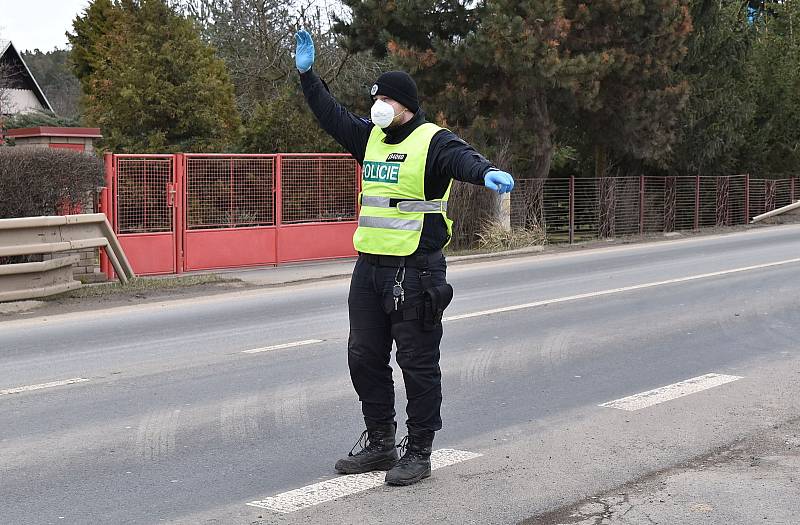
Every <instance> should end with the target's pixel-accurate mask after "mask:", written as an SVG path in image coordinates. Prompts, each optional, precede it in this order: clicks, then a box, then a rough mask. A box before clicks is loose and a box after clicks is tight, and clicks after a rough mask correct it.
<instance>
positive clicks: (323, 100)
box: [295, 29, 373, 164]
mask: <svg viewBox="0 0 800 525" xmlns="http://www.w3.org/2000/svg"><path fill="white" fill-rule="evenodd" d="M295 39H296V41H297V49H296V53H295V65H296V66H297V70H298V71H299V72H300V84H301V86H302V87H303V95H304V96H305V99H306V102H307V103H308V106H309V107H310V108H311V111H312V112H313V113H314V116H316V117H317V121H318V122H319V124H320V126H321V127H322V129H323V130H325V132H326V133H328V135H330V136H331V137H333V139H334V140H335V141H336V142H338V143H339V144H341V146H342V147H343V148H344V149H345V150H347V152H348V153H350V154H351V155H352V156H353V157H355V159H356V161H358V163H359V164H360V163H361V162H363V160H364V154H365V153H366V150H367V141H368V140H369V134H370V131H371V130H372V126H373V124H372V122H370V121H369V120H367V119H364V118H361V117H359V116H357V115H355V114H353V113H351V112H350V111H348V110H347V109H346V108H345V107H344V106H342V105H341V104H340V103H339V102H338V101H337V100H336V99H335V98H334V97H333V95H331V94H330V91H328V86H327V85H325V82H324V81H323V80H322V79H321V78H320V77H319V75H317V74H316V73H315V72H314V70H313V68H312V66H313V65H314V58H315V51H314V42H313V40H312V39H311V35H309V34H308V32H307V31H305V30H304V29H301V30H300V31H298V32H297V34H296V35H295Z"/></svg>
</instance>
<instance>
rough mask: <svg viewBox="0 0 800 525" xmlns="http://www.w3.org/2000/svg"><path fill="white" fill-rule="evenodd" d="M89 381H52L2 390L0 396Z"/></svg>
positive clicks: (79, 378)
mask: <svg viewBox="0 0 800 525" xmlns="http://www.w3.org/2000/svg"><path fill="white" fill-rule="evenodd" d="M86 381H89V380H88V379H84V378H82V377H74V378H72V379H62V380H61V381H51V382H50V383H40V384H38V385H28V386H20V387H17V388H8V389H6V390H0V396H4V395H6V394H19V393H20V392H30V391H31V390H41V389H42V388H52V387H54V386H64V385H73V384H75V383H85V382H86Z"/></svg>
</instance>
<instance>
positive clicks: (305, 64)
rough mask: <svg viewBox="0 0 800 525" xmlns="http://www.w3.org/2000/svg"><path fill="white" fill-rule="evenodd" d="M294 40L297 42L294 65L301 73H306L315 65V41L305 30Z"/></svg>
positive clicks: (295, 36)
mask: <svg viewBox="0 0 800 525" xmlns="http://www.w3.org/2000/svg"><path fill="white" fill-rule="evenodd" d="M294 39H295V41H296V42H297V48H296V49H295V54H294V64H295V66H297V70H298V71H299V72H301V73H305V72H306V71H308V70H309V69H311V66H313V65H314V41H313V40H312V39H311V35H309V34H308V31H306V30H305V29H301V30H300V31H298V32H297V33H296V34H295V35H294Z"/></svg>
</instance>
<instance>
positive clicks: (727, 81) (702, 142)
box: [668, 0, 755, 176]
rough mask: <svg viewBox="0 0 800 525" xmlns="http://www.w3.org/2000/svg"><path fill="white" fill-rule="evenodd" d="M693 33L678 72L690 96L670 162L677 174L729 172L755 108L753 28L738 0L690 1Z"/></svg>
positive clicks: (734, 170) (734, 167)
mask: <svg viewBox="0 0 800 525" xmlns="http://www.w3.org/2000/svg"><path fill="white" fill-rule="evenodd" d="M692 20H693V24H694V32H693V33H692V35H691V37H690V38H689V41H688V44H687V47H688V50H689V51H688V54H687V56H686V59H685V60H684V61H683V62H681V64H680V65H679V66H678V73H679V74H680V75H682V77H683V78H684V79H685V80H686V81H687V82H688V83H689V87H690V96H689V100H688V103H687V105H686V107H685V109H684V111H683V112H682V115H681V118H680V132H679V139H678V142H677V144H676V145H675V148H674V154H673V156H672V159H671V161H670V163H669V170H668V171H669V172H670V173H672V174H678V175H718V176H722V175H732V174H735V173H737V171H738V170H739V169H740V166H739V157H740V153H741V149H742V147H743V146H744V145H745V144H746V142H747V133H748V129H749V127H750V126H751V123H752V119H753V117H754V112H755V103H754V102H753V100H752V97H751V94H750V89H749V86H748V82H749V80H748V78H747V61H748V57H749V55H750V51H751V43H752V38H751V35H750V33H751V31H750V29H749V28H748V22H747V11H746V10H745V9H743V5H742V4H741V2H725V3H721V2H719V0H694V1H693V2H692Z"/></svg>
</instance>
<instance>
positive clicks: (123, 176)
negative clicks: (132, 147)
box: [111, 155, 179, 275]
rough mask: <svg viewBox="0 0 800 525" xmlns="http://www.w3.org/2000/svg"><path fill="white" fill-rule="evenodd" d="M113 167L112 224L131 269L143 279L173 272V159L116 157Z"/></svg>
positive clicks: (174, 202)
mask: <svg viewBox="0 0 800 525" xmlns="http://www.w3.org/2000/svg"><path fill="white" fill-rule="evenodd" d="M112 163H113V164H112V169H113V171H114V183H113V187H112V196H111V201H112V203H113V208H114V209H113V211H114V220H113V221H112V224H113V226H114V230H115V232H116V234H117V237H118V238H119V242H120V244H121V245H122V248H123V249H124V250H125V254H126V255H127V257H128V260H130V262H131V266H133V269H134V271H135V272H136V273H137V274H141V275H153V274H169V273H175V272H176V271H178V265H177V258H176V251H175V243H176V237H177V233H176V232H177V231H178V229H179V228H178V217H177V214H176V209H175V204H176V201H175V200H176V195H177V193H178V188H177V187H176V177H175V157H174V156H173V155H114V156H113V157H112Z"/></svg>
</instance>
